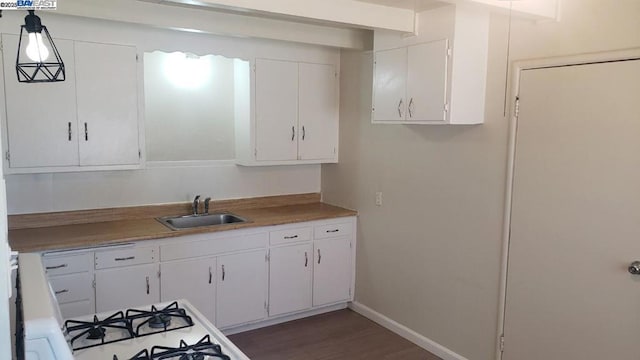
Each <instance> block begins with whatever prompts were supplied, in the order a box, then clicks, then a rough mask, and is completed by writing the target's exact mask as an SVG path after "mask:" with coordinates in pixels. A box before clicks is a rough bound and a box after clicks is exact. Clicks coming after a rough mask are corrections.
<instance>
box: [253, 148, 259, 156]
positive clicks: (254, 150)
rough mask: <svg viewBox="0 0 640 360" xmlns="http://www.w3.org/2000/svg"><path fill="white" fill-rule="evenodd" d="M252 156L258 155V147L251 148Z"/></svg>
mask: <svg viewBox="0 0 640 360" xmlns="http://www.w3.org/2000/svg"><path fill="white" fill-rule="evenodd" d="M253 156H255V157H256V158H257V157H258V148H255V149H253Z"/></svg>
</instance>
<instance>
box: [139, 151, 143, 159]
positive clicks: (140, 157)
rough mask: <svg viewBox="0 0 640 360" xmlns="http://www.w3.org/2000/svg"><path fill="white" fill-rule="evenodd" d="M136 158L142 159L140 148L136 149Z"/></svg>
mask: <svg viewBox="0 0 640 360" xmlns="http://www.w3.org/2000/svg"><path fill="white" fill-rule="evenodd" d="M138 159H142V150H140V149H138Z"/></svg>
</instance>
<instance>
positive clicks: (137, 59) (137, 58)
mask: <svg viewBox="0 0 640 360" xmlns="http://www.w3.org/2000/svg"><path fill="white" fill-rule="evenodd" d="M139 60H140V58H139V57H138V54H136V62H138V61H139Z"/></svg>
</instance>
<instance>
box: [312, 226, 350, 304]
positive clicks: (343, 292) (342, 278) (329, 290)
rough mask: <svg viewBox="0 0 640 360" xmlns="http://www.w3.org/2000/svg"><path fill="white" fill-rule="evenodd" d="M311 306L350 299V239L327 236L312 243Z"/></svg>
mask: <svg viewBox="0 0 640 360" xmlns="http://www.w3.org/2000/svg"><path fill="white" fill-rule="evenodd" d="M314 253H315V254H314V255H315V257H314V258H315V260H314V264H313V306H320V305H325V304H331V303H336V302H340V301H347V300H349V299H351V283H352V281H351V279H352V276H353V275H352V266H351V239H350V238H349V237H338V238H329V239H323V240H319V241H316V242H315V243H314Z"/></svg>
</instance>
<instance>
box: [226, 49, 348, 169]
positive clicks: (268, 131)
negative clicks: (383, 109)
mask: <svg viewBox="0 0 640 360" xmlns="http://www.w3.org/2000/svg"><path fill="white" fill-rule="evenodd" d="M236 72H237V73H236V82H235V84H234V85H235V89H234V91H235V93H236V98H239V97H242V94H252V93H253V96H251V98H252V100H253V101H252V103H253V108H252V110H253V113H254V115H253V118H252V115H251V114H248V113H246V112H243V110H242V107H241V106H238V105H239V104H238V103H236V117H235V119H236V124H235V125H236V126H235V131H236V157H237V162H238V164H240V165H248V166H261V165H293V164H319V163H331V162H337V161H338V110H339V109H338V93H339V89H338V81H337V72H336V68H335V66H334V65H331V64H312V63H302V62H295V61H284V60H270V59H256V61H255V67H254V72H253V74H254V82H253V84H254V91H253V92H252V91H251V90H250V89H251V81H247V80H248V79H246V78H245V77H244V76H242V75H241V73H240V72H239V71H238V69H236ZM244 105H246V104H244Z"/></svg>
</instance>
